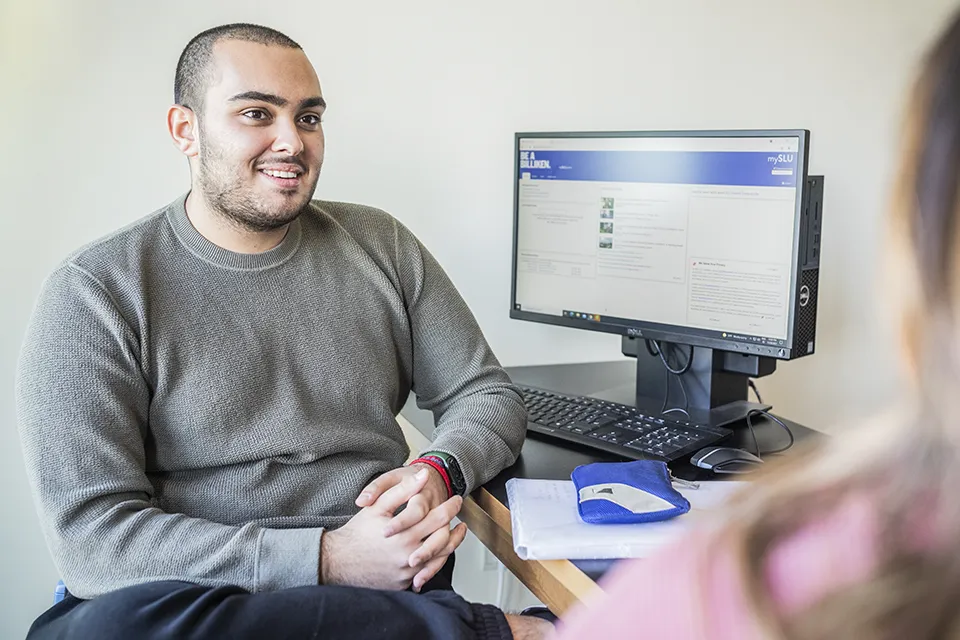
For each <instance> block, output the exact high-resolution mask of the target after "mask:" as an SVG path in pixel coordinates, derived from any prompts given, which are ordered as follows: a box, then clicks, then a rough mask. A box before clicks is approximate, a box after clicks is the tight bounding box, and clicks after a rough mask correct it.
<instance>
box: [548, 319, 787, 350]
mask: <svg viewBox="0 0 960 640" xmlns="http://www.w3.org/2000/svg"><path fill="white" fill-rule="evenodd" d="M560 316H561V317H562V318H567V319H571V320H585V321H587V322H589V323H594V322H595V323H603V324H605V325H608V326H609V325H617V326H620V327H623V329H624V334H626V335H631V336H634V337H637V338H646V337H648V336H646V335H644V334H645V333H647V332H650V333H651V334H671V333H675V332H676V331H677V330H678V329H680V330H682V331H683V332H684V333H686V334H689V333H691V332H694V333H695V334H696V337H698V338H703V339H706V340H723V341H725V342H734V343H739V344H742V345H745V346H750V345H752V346H755V347H762V349H760V350H759V351H758V352H762V353H764V354H769V355H777V356H779V357H781V358H782V357H786V356H787V351H788V350H789V344H788V343H787V341H786V340H783V339H782V338H771V337H770V336H759V335H748V334H743V333H734V332H730V331H714V330H711V329H701V328H693V327H674V326H670V325H658V324H654V323H645V324H644V325H643V326H638V323H636V321H631V320H628V319H626V318H615V317H612V316H604V315H601V314H598V313H590V312H585V311H577V310H573V309H564V310H562V312H561V314H560ZM651 338H652V339H662V338H657V337H655V336H651ZM677 342H680V343H683V342H684V340H682V339H681V340H677ZM729 350H732V351H745V352H748V353H749V352H751V351H753V349H749V348H745V349H737V348H733V349H729ZM781 350H784V351H783V353H779V352H780V351H781Z"/></svg>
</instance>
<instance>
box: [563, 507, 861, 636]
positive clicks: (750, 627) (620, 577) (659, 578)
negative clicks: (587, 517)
mask: <svg viewBox="0 0 960 640" xmlns="http://www.w3.org/2000/svg"><path fill="white" fill-rule="evenodd" d="M877 533H878V532H877V523H876V516H875V512H874V510H873V508H872V506H871V504H870V503H869V501H868V500H866V499H864V498H861V497H851V498H850V499H848V500H847V501H846V502H844V503H843V504H842V505H841V506H840V507H838V508H837V509H836V510H835V511H833V512H831V513H829V514H827V515H826V516H825V517H824V518H822V519H820V520H817V521H815V522H811V523H810V524H808V525H807V526H806V527H804V528H802V529H800V530H799V531H798V532H797V533H795V534H794V535H792V536H791V537H790V538H788V539H786V540H784V541H782V542H781V543H780V544H779V545H778V546H777V547H776V548H774V550H773V551H772V552H771V554H770V556H769V558H768V561H767V567H766V570H765V574H766V582H767V587H768V589H769V592H770V594H771V597H772V598H773V601H774V602H775V603H776V604H777V606H779V607H780V610H781V612H782V613H783V614H785V615H791V614H794V613H799V612H801V611H803V609H805V608H807V607H809V606H810V605H812V604H814V603H815V602H816V601H818V600H819V599H820V598H822V597H824V596H826V595H827V594H829V593H830V592H831V591H833V590H835V589H838V588H842V587H843V586H846V585H849V584H852V583H856V582H858V581H861V580H865V579H868V577H869V575H870V573H871V572H872V571H873V569H874V565H875V563H876V548H877V547H876V541H877ZM601 586H602V587H603V591H604V593H603V595H601V596H599V598H598V599H597V600H596V601H593V602H588V603H586V604H587V606H585V607H579V608H577V609H576V610H574V611H573V612H572V613H571V614H570V615H569V617H567V618H566V619H564V620H563V622H562V623H561V624H560V626H559V628H558V633H557V636H556V637H557V638H559V639H560V640H573V639H576V638H588V637H595V638H604V639H605V640H609V639H612V638H659V637H670V638H671V640H687V639H690V640H693V639H698V640H699V639H702V638H710V640H752V639H754V638H757V639H759V638H760V637H761V634H760V630H759V628H758V627H757V624H756V622H755V621H754V619H753V616H752V615H751V608H750V604H749V601H748V599H747V594H746V591H745V585H744V581H743V578H742V577H741V570H740V569H739V567H737V566H736V564H735V560H734V558H733V553H732V551H731V549H730V548H729V547H724V546H721V545H720V544H718V543H717V542H716V539H715V536H714V535H713V534H711V533H709V532H707V531H703V530H700V531H696V532H693V533H691V534H689V535H688V536H685V537H684V538H683V539H682V540H680V541H678V542H677V543H675V544H673V545H672V546H670V547H668V548H666V549H664V550H663V552H661V553H659V554H657V555H656V556H654V557H652V558H649V559H643V560H630V561H624V562H622V563H620V564H619V565H618V566H617V567H616V568H615V569H614V570H613V571H611V573H610V575H609V576H608V577H607V578H605V579H604V580H603V581H602V583H601Z"/></svg>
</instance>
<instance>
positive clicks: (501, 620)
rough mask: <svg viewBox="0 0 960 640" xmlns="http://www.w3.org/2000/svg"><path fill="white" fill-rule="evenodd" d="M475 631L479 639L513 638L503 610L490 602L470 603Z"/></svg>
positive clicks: (497, 639)
mask: <svg viewBox="0 0 960 640" xmlns="http://www.w3.org/2000/svg"><path fill="white" fill-rule="evenodd" d="M470 609H471V611H472V612H473V631H474V632H475V633H476V634H477V638H478V640H512V639H513V633H512V632H511V631H510V625H509V624H507V617H506V616H505V615H503V611H501V610H500V609H498V608H496V607H494V606H493V605H489V604H478V603H475V602H471V603H470Z"/></svg>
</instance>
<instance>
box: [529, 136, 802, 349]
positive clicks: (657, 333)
mask: <svg viewBox="0 0 960 640" xmlns="http://www.w3.org/2000/svg"><path fill="white" fill-rule="evenodd" d="M765 137H770V138H776V137H795V138H799V144H798V151H797V153H798V158H797V167H798V170H799V172H800V174H799V175H798V176H797V196H796V200H795V203H794V207H795V210H794V229H793V257H792V261H791V274H790V295H789V308H788V319H787V337H786V339H785V340H784V343H783V344H782V345H780V344H777V345H769V344H763V345H762V346H760V345H755V344H753V343H751V342H745V341H741V340H733V339H730V338H724V337H722V335H717V334H722V332H720V331H711V330H706V329H696V328H692V327H682V326H679V325H664V324H660V323H654V322H647V321H643V320H629V321H626V322H625V324H619V323H612V322H609V321H607V320H604V319H603V318H602V317H601V320H600V321H595V320H584V319H578V318H567V317H562V316H553V315H548V314H543V313H537V312H531V311H523V310H520V309H517V246H518V233H519V222H520V218H519V214H520V142H521V140H523V139H530V138H765ZM809 144H810V131H809V130H807V129H728V130H724V129H712V130H673V131H527V132H518V133H515V134H514V151H513V168H514V178H513V250H512V255H511V260H512V265H511V272H510V276H511V278H510V317H511V318H512V319H515V320H525V321H529V322H538V323H542V324H551V325H556V326H561V327H569V328H573V329H584V330H587V331H598V332H602V333H613V334H618V335H627V336H634V337H638V338H645V339H650V340H662V341H666V342H672V343H678V344H686V345H693V346H697V347H706V348H711V349H717V350H721V351H732V352H737V353H748V354H749V353H753V354H757V355H763V356H770V357H775V358H778V359H782V360H791V359H794V358H798V357H801V356H803V355H805V353H798V352H797V351H798V350H797V349H796V348H795V346H796V345H794V336H795V324H796V315H797V306H798V296H797V288H798V286H799V282H800V276H801V270H802V267H803V256H801V255H800V238H801V223H802V214H803V206H804V195H805V191H806V184H807V175H808V155H809Z"/></svg>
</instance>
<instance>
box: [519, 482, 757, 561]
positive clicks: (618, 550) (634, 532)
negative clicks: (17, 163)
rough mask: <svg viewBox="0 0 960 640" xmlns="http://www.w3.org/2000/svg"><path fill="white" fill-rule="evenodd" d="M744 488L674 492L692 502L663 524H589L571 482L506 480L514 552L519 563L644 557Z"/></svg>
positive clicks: (708, 486)
mask: <svg viewBox="0 0 960 640" xmlns="http://www.w3.org/2000/svg"><path fill="white" fill-rule="evenodd" d="M745 484H746V483H745V482H739V481H729V480H724V481H711V482H701V483H700V486H699V488H697V489H692V488H689V489H688V488H685V487H677V490H678V491H679V492H680V493H682V494H683V495H684V497H686V498H687V500H689V501H690V512H689V513H686V514H684V515H682V516H677V517H676V518H672V519H670V520H664V521H662V522H648V523H643V524H587V523H585V522H583V521H582V520H580V514H579V513H577V490H576V487H574V485H573V482H572V481H570V480H528V479H524V478H513V479H511V480H508V481H507V500H508V501H509V503H510V522H511V526H512V527H513V548H514V550H515V551H516V552H517V555H518V556H520V558H521V559H523V560H560V559H569V560H587V559H605V558H643V557H646V556H649V555H650V554H651V553H652V552H654V551H656V550H657V549H658V548H660V547H661V546H663V545H664V544H667V543H669V542H672V541H673V540H675V539H676V538H677V536H679V535H682V534H683V533H684V531H685V530H686V529H687V528H689V526H690V524H691V522H692V521H694V520H695V519H696V518H694V517H692V516H693V515H694V514H695V513H697V512H704V511H710V510H712V509H716V508H718V507H719V506H721V505H722V504H723V503H724V502H725V501H726V499H727V498H729V497H730V496H731V495H732V494H734V493H735V492H736V491H737V490H738V489H740V488H742V487H743V486H744V485H745Z"/></svg>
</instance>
